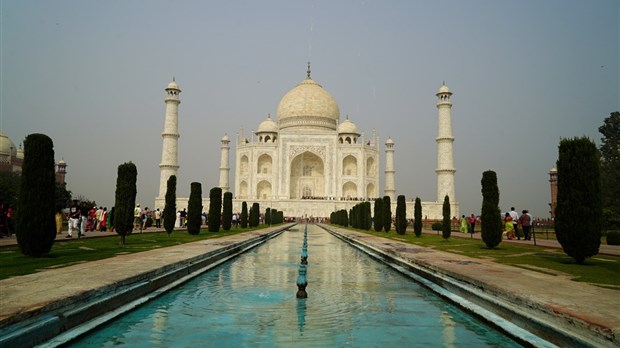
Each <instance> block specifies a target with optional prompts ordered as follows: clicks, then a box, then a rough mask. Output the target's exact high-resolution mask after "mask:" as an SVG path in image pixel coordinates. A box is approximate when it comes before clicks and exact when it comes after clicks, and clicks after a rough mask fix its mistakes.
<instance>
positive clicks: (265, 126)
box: [256, 115, 278, 133]
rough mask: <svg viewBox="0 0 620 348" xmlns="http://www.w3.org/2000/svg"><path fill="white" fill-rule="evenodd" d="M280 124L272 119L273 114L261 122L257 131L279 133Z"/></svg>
mask: <svg viewBox="0 0 620 348" xmlns="http://www.w3.org/2000/svg"><path fill="white" fill-rule="evenodd" d="M277 132H278V125H277V124H276V123H275V122H274V121H273V120H272V119H271V115H270V116H268V117H267V119H266V120H264V121H263V122H261V123H260V125H259V126H258V131H256V133H277Z"/></svg>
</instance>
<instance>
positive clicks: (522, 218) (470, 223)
mask: <svg viewBox="0 0 620 348" xmlns="http://www.w3.org/2000/svg"><path fill="white" fill-rule="evenodd" d="M502 218H503V222H502V227H503V231H502V234H503V235H504V236H505V237H506V239H510V240H512V239H515V238H516V239H517V240H521V238H523V239H524V240H531V239H532V233H533V228H534V226H540V225H541V223H544V222H541V221H538V222H537V220H534V218H533V217H532V214H530V212H529V210H527V209H524V210H522V211H521V214H519V213H517V211H516V210H515V208H514V207H511V208H510V211H508V212H506V213H505V214H504V215H503V217H502ZM479 222H480V219H479V218H478V217H476V215H475V214H471V216H469V217H466V216H465V215H463V216H461V219H460V220H459V229H460V231H461V232H463V233H475V228H476V224H477V223H479Z"/></svg>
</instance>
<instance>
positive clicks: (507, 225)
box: [504, 213, 515, 240]
mask: <svg viewBox="0 0 620 348" xmlns="http://www.w3.org/2000/svg"><path fill="white" fill-rule="evenodd" d="M504 233H506V238H508V239H510V240H513V239H515V227H514V224H513V221H512V216H510V213H506V216H505V217H504Z"/></svg>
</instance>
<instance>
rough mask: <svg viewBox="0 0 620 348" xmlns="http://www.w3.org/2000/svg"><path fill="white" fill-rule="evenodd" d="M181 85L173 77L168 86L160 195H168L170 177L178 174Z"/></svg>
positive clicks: (160, 168)
mask: <svg viewBox="0 0 620 348" xmlns="http://www.w3.org/2000/svg"><path fill="white" fill-rule="evenodd" d="M180 93H181V90H180V89H179V85H177V83H176V82H175V81H174V78H172V82H170V83H169V84H168V87H166V99H165V102H166V114H165V116H164V131H163V132H162V133H161V137H162V138H163V146H162V151H161V163H160V164H159V171H160V177H159V196H158V198H161V199H163V198H164V197H165V196H166V190H167V189H168V188H167V183H168V178H170V176H172V175H177V170H178V169H179V147H178V143H179V137H180V135H179V104H181V99H179V94H180Z"/></svg>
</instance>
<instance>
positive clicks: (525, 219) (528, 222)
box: [519, 210, 532, 240]
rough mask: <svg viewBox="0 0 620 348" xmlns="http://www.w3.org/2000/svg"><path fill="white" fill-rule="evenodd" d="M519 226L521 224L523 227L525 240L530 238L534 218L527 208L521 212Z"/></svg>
mask: <svg viewBox="0 0 620 348" xmlns="http://www.w3.org/2000/svg"><path fill="white" fill-rule="evenodd" d="M519 226H521V229H522V230H523V235H524V237H523V238H524V239H525V240H530V239H531V237H532V236H531V233H530V228H531V226H532V218H531V217H530V215H529V214H528V213H527V210H523V211H522V212H521V216H520V217H519Z"/></svg>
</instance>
